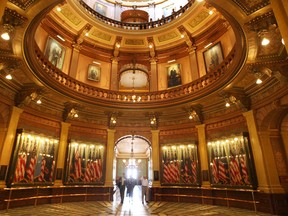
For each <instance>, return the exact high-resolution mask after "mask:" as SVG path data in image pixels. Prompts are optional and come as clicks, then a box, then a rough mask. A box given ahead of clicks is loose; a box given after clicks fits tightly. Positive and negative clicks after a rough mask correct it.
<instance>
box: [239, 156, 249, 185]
mask: <svg viewBox="0 0 288 216" xmlns="http://www.w3.org/2000/svg"><path fill="white" fill-rule="evenodd" d="M245 159H246V158H245V156H241V157H240V166H241V173H242V178H243V181H244V183H245V184H248V185H249V184H250V181H249V175H248V169H247V166H246V160H245Z"/></svg>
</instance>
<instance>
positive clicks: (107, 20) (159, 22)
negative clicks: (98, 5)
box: [78, 0, 195, 30]
mask: <svg viewBox="0 0 288 216" xmlns="http://www.w3.org/2000/svg"><path fill="white" fill-rule="evenodd" d="M78 1H79V4H80V6H82V7H83V9H84V10H85V11H86V12H87V13H88V14H90V15H91V16H92V17H94V18H95V19H96V20H99V21H101V22H103V23H105V24H107V25H110V26H113V27H117V28H122V29H128V30H145V29H151V28H156V27H160V26H163V25H165V24H167V23H170V22H171V21H172V20H175V19H177V18H178V17H180V16H181V15H182V14H183V13H185V11H187V10H188V9H189V8H190V7H191V6H192V5H193V3H194V2H195V0H189V1H188V3H187V4H186V5H184V6H183V7H182V8H180V10H178V11H175V13H173V14H171V15H170V16H168V17H164V18H162V19H159V20H156V21H152V22H145V23H126V22H121V21H117V20H114V19H110V18H108V17H106V16H103V15H102V14H100V13H98V12H96V11H95V10H94V9H92V8H91V7H90V6H89V5H87V4H86V3H85V2H84V1H83V0H78Z"/></svg>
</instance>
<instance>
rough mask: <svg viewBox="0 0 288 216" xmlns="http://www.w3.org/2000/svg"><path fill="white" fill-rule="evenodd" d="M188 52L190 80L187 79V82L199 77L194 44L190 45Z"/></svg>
mask: <svg viewBox="0 0 288 216" xmlns="http://www.w3.org/2000/svg"><path fill="white" fill-rule="evenodd" d="M188 52H189V63H190V71H191V80H189V82H192V81H194V80H196V79H198V78H199V71H198V61H197V54H196V47H194V46H192V47H190V48H189V49H188Z"/></svg>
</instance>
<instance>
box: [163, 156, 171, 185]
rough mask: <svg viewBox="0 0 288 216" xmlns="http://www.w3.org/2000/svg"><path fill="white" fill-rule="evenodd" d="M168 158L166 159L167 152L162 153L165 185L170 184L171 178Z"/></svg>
mask: <svg viewBox="0 0 288 216" xmlns="http://www.w3.org/2000/svg"><path fill="white" fill-rule="evenodd" d="M169 166H170V158H168V152H164V157H163V181H164V182H165V183H171V182H172V176H171V173H170V168H169Z"/></svg>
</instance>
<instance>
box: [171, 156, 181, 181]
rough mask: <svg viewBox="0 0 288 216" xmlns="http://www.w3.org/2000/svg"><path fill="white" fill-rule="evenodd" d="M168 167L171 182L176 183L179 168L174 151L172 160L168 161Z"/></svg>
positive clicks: (178, 177) (178, 176) (178, 178)
mask: <svg viewBox="0 0 288 216" xmlns="http://www.w3.org/2000/svg"><path fill="white" fill-rule="evenodd" d="M169 169H170V173H171V176H172V181H173V183H178V182H179V180H180V173H179V170H180V168H179V163H178V160H177V156H176V153H175V156H174V160H172V161H171V162H170V166H169Z"/></svg>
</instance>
